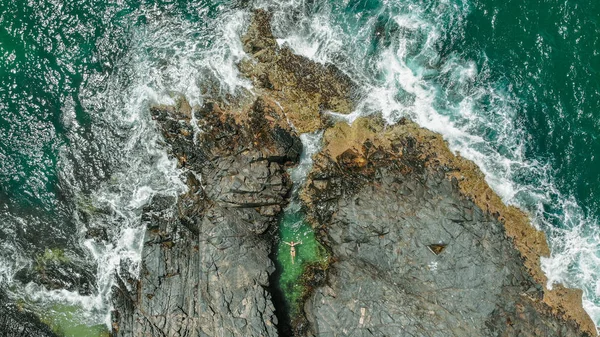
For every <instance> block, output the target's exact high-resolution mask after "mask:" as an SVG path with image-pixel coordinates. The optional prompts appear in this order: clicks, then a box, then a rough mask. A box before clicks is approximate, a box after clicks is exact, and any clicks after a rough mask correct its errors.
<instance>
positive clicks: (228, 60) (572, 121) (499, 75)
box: [0, 0, 600, 325]
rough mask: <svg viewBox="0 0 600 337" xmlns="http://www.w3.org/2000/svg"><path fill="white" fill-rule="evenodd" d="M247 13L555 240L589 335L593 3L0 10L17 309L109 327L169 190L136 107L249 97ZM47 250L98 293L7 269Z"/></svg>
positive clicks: (593, 297)
mask: <svg viewBox="0 0 600 337" xmlns="http://www.w3.org/2000/svg"><path fill="white" fill-rule="evenodd" d="M259 6H262V7H265V6H268V7H270V8H272V9H273V10H274V29H275V32H276V34H277V35H278V36H279V37H281V38H282V39H283V40H282V41H281V42H287V43H288V44H290V46H291V47H292V48H293V49H295V50H296V51H297V52H298V53H301V54H304V55H306V56H309V57H311V58H313V59H315V60H318V61H321V62H332V63H334V64H336V65H338V66H339V67H340V68H341V69H342V70H343V71H345V72H346V73H348V74H349V75H350V76H351V77H353V78H354V79H355V80H356V81H357V82H358V83H360V84H361V86H362V87H363V88H364V92H365V95H364V97H363V99H362V103H361V104H359V107H358V109H357V111H356V114H357V115H359V114H369V113H382V114H383V115H384V117H385V118H386V119H387V120H388V121H390V122H394V121H396V120H398V118H400V117H401V116H406V115H408V116H410V117H412V118H413V119H415V120H416V121H417V122H419V123H420V124H421V125H423V126H425V127H428V128H430V129H432V130H434V131H437V132H440V133H442V134H443V135H444V137H445V138H446V139H447V140H448V141H449V143H450V145H451V147H452V148H453V149H454V150H458V151H460V152H461V154H463V155H464V156H465V157H467V158H470V159H472V160H474V161H476V162H477V164H479V165H480V166H481V167H482V169H483V170H484V172H485V173H486V177H487V179H488V182H489V183H490V184H491V185H492V186H493V188H494V189H495V190H496V191H497V192H498V193H499V194H500V195H501V196H502V197H503V198H504V200H505V201H506V202H509V203H512V204H516V205H519V206H521V207H523V208H524V209H526V210H527V211H528V212H530V214H531V215H532V217H533V219H534V222H535V223H536V224H537V225H538V226H540V227H541V228H543V229H544V230H545V231H546V232H547V233H548V234H549V237H550V242H551V245H552V249H553V256H552V258H550V259H546V260H544V261H543V263H544V266H545V267H546V269H547V271H548V272H549V276H550V279H551V281H563V282H567V284H569V285H573V286H578V287H582V288H583V289H584V291H585V299H586V303H585V305H586V307H587V308H588V309H589V310H590V312H592V314H593V316H594V319H595V320H596V322H600V315H597V314H596V311H595V310H594V308H596V307H598V306H600V292H598V290H597V288H598V286H597V285H600V267H599V266H600V240H599V239H598V237H600V230H599V228H598V221H597V219H598V218H599V217H600V209H599V204H598V200H600V167H599V165H598V160H600V159H599V158H598V157H599V156H600V142H599V141H598V136H599V135H600V112H599V107H600V77H599V72H600V41H599V39H600V2H598V1H596V0H583V1H578V2H564V1H558V0H546V1H513V0H508V1H492V0H485V1H480V0H472V1H458V0H449V1H419V0H410V1H399V0H394V1H376V0H368V1H356V0H349V1H345V2H341V1H339V2H338V1H311V2H292V1H289V2H285V1H279V2H278V1H275V0H273V1H271V0H264V1H260V2H242V1H240V2H207V1H122V2H118V3H108V2H102V1H69V0H63V1H60V0H54V1H37V2H24V1H6V0H0V281H1V282H2V284H3V285H4V286H8V285H10V288H11V289H12V292H13V295H14V296H15V297H26V298H31V299H32V302H35V303H36V305H35V306H37V307H38V308H40V309H39V310H50V311H52V309H48V308H51V307H52V306H56V305H59V304H60V305H76V306H77V305H80V304H81V303H85V302H86V301H91V302H93V303H94V305H92V306H91V307H93V308H94V309H93V310H88V311H86V310H83V311H81V312H77V313H76V314H75V315H74V317H75V318H74V320H75V321H77V320H80V321H84V322H85V324H88V325H95V324H98V323H102V322H105V316H106V313H107V312H108V311H107V306H106V304H107V299H108V298H109V289H110V284H111V282H110V279H111V275H112V273H113V272H114V269H115V268H116V266H117V265H118V263H119V262H125V263H126V264H127V265H129V266H130V267H131V272H133V273H135V272H136V263H137V261H138V259H139V255H136V254H139V248H140V242H139V240H138V241H136V239H135V237H136V233H139V232H138V231H139V228H138V227H137V224H138V223H139V220H138V216H139V213H140V210H141V208H142V207H143V205H144V204H145V203H146V202H147V201H148V200H149V198H150V197H151V196H152V195H154V194H156V193H172V194H176V193H177V187H174V186H177V183H176V180H177V172H176V170H175V169H174V168H173V167H172V166H170V164H169V162H168V160H167V159H166V157H165V156H164V150H162V149H161V146H160V142H159V141H158V136H157V135H156V132H155V131H154V128H153V127H152V122H151V120H150V117H149V114H148V113H147V107H148V105H149V104H151V103H155V102H161V103H169V102H170V101H172V100H173V99H174V97H176V96H177V95H180V94H184V95H186V96H188V97H189V98H190V99H191V100H192V102H196V103H198V102H201V100H202V97H203V95H205V94H206V91H203V90H202V88H205V87H206V86H207V85H206V84H207V83H210V87H211V88H212V89H211V90H212V91H210V92H209V94H213V95H215V94H217V95H218V94H235V93H236V92H237V90H238V89H239V88H240V87H243V86H247V85H248V84H247V82H244V81H243V80H242V79H240V78H239V77H238V76H237V70H236V68H235V63H236V62H237V61H238V60H239V59H240V58H241V57H243V53H242V52H241V48H240V46H239V42H237V41H238V37H239V35H240V33H241V31H242V30H243V26H244V22H246V20H247V19H248V15H249V13H250V9H251V8H253V7H259ZM91 228H100V229H102V231H104V233H106V235H105V236H104V237H103V238H101V239H99V238H92V237H90V236H89V235H87V234H86V233H88V232H89V229H91ZM57 247H58V248H61V249H64V250H65V254H66V255H67V256H69V258H71V259H74V260H77V261H81V263H82V264H83V265H86V266H87V267H86V268H88V269H89V270H91V271H93V272H94V273H96V275H97V280H95V283H96V286H95V289H94V290H93V293H92V295H85V296H83V297H82V296H81V295H78V294H77V293H76V292H75V293H74V294H72V295H65V294H59V293H56V292H45V291H43V290H38V291H31V290H27V289H25V287H24V284H25V282H26V281H27V278H23V277H19V276H18V273H17V271H19V270H23V269H26V270H27V269H31V268H32V259H31V256H35V255H36V254H38V255H39V254H41V253H43V252H44V251H45V249H52V248H57ZM299 249H301V247H300V248H299ZM136 252H138V253H136ZM284 255H285V254H282V256H284ZM284 258H285V257H284ZM599 289H600V288H599ZM57 303H58V304H57Z"/></svg>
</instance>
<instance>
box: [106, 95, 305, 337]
mask: <svg viewBox="0 0 600 337" xmlns="http://www.w3.org/2000/svg"><path fill="white" fill-rule="evenodd" d="M263 108H264V107H263V106H262V105H261V104H260V103H258V104H256V105H255V106H254V107H253V109H252V110H251V111H249V112H248V113H247V116H248V118H247V119H246V120H244V121H243V122H241V123H242V124H238V123H237V122H236V121H235V120H234V119H233V117H232V116H231V115H229V114H228V113H226V112H223V111H221V110H220V109H219V108H218V107H217V106H216V105H213V104H208V105H206V106H205V107H203V108H202V109H200V110H199V111H197V112H196V117H197V118H198V120H199V121H200V122H199V127H200V128H201V129H202V130H204V132H202V133H201V134H199V135H197V137H198V138H197V140H196V142H194V139H193V138H194V130H193V128H192V127H191V125H190V116H189V115H188V114H186V113H182V111H181V109H173V108H164V107H162V108H156V109H153V113H154V114H155V116H156V117H155V118H156V120H157V121H158V125H159V127H160V128H161V130H162V132H163V134H164V136H165V140H166V141H167V142H168V143H169V144H170V146H171V149H172V150H171V151H172V154H173V156H174V157H176V158H178V159H179V163H180V165H181V166H182V167H184V168H186V169H187V170H189V171H188V172H189V173H188V177H187V184H188V186H189V191H188V192H187V193H186V194H184V195H182V196H180V197H179V198H177V200H171V199H164V198H158V199H155V200H154V201H153V203H152V204H151V205H150V206H149V207H148V208H147V209H146V211H145V213H144V215H143V218H142V220H143V222H144V224H145V225H146V226H147V232H146V238H145V245H144V251H143V258H142V259H143V262H142V272H141V275H140V280H139V281H137V282H136V281H133V280H120V286H119V287H118V289H116V296H115V307H116V311H115V313H114V315H113V317H114V322H115V323H114V334H115V335H116V336H128V337H130V336H170V337H171V336H190V337H191V336H276V335H277V332H276V326H275V324H276V323H277V318H276V317H275V314H274V307H273V304H272V302H271V296H270V294H269V292H268V291H267V288H268V286H269V280H268V276H269V273H271V272H272V271H273V270H274V267H273V264H272V262H271V260H270V259H269V258H268V254H269V252H270V248H271V246H272V241H271V240H272V236H271V234H272V233H271V232H269V230H270V229H271V230H274V229H275V228H274V227H273V225H274V224H275V223H276V220H277V215H278V214H279V212H280V211H281V209H282V207H283V206H284V205H285V204H286V203H287V195H288V193H289V190H290V188H291V183H290V181H289V179H288V175H287V173H286V171H285V168H286V166H287V165H290V164H292V163H295V162H296V161H297V160H298V157H299V154H300V150H301V143H300V140H299V139H298V137H297V136H296V135H295V133H293V132H292V131H291V130H290V129H284V128H281V127H279V126H275V127H272V126H271V124H270V121H269V120H268V119H266V118H265V116H267V115H268V112H265V110H264V109H263ZM128 282H130V284H128ZM128 289H129V290H128Z"/></svg>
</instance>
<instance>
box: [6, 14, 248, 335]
mask: <svg viewBox="0 0 600 337" xmlns="http://www.w3.org/2000/svg"><path fill="white" fill-rule="evenodd" d="M146 11H147V12H146V14H147V15H148V17H150V18H151V20H150V21H149V23H148V24H146V25H142V26H139V27H136V28H134V29H133V31H132V35H133V37H132V38H131V40H130V41H131V43H132V44H131V46H129V48H128V52H127V53H126V54H125V55H124V56H123V57H122V58H121V59H120V60H119V61H118V62H117V63H116V64H115V65H114V69H113V70H112V71H108V72H98V73H93V74H91V75H89V76H87V77H86V80H85V81H84V83H83V84H82V87H81V89H80V92H81V93H80V100H81V105H82V106H83V107H85V109H86V113H88V114H89V115H90V117H91V119H92V125H93V126H92V128H91V129H85V128H83V127H82V126H81V125H80V124H79V123H78V121H77V119H76V115H77V114H76V113H75V111H74V105H72V106H67V107H65V110H66V111H65V113H64V117H63V119H64V122H65V125H68V127H69V131H70V133H69V137H70V139H71V142H72V144H73V145H72V146H69V147H68V148H67V147H65V148H64V149H62V152H61V167H60V171H61V177H62V179H63V182H64V185H65V186H68V190H71V191H73V193H74V195H75V199H76V200H84V201H85V202H81V203H80V204H81V205H78V206H77V211H76V212H75V214H74V217H75V220H77V221H79V230H80V237H81V246H82V247H84V249H85V250H86V251H87V253H88V259H89V260H90V261H91V262H92V263H94V264H95V265H96V266H97V270H96V288H97V289H96V292H95V293H94V294H92V295H89V296H82V295H79V294H77V293H74V292H69V291H66V290H60V291H48V290H46V289H45V288H43V287H41V286H38V285H36V284H33V283H30V284H28V285H27V286H26V287H25V288H23V289H16V290H15V294H14V295H15V296H16V297H20V298H27V299H28V300H29V301H31V303H32V305H33V306H34V307H37V308H39V310H40V311H44V310H51V307H52V305H53V304H55V303H61V304H66V305H70V306H76V307H79V309H78V314H77V315H78V317H79V319H80V320H81V321H83V322H85V323H86V324H88V325H94V324H98V323H105V324H106V325H107V326H110V298H111V291H112V287H113V283H114V279H115V278H114V276H115V272H119V273H121V272H125V273H127V275H123V276H125V277H127V276H134V277H135V276H137V275H138V273H139V265H140V261H141V255H140V254H141V249H142V245H143V237H144V228H142V226H141V224H140V216H141V213H142V210H143V208H144V207H145V206H146V205H147V204H148V202H149V201H150V200H152V198H153V197H154V196H155V195H159V194H160V195H171V196H177V195H179V194H181V193H183V192H184V191H185V190H186V186H185V184H184V183H183V182H182V180H181V179H180V175H181V174H182V172H180V170H179V169H178V168H177V163H176V161H175V160H174V159H171V158H169V156H168V155H167V152H166V149H165V148H164V145H163V140H162V138H161V136H160V135H159V133H158V132H157V129H156V127H155V125H154V121H152V119H151V117H150V113H149V109H148V108H149V107H150V106H151V105H153V104H169V105H174V104H175V103H176V101H177V100H178V99H179V98H180V97H181V96H184V97H186V98H187V99H188V100H189V102H190V104H191V105H192V106H194V105H199V104H202V102H203V100H204V95H206V94H208V95H211V96H213V97H214V96H221V97H223V98H225V97H227V96H228V95H236V94H239V92H240V91H241V90H243V89H248V88H250V82H249V81H248V80H245V79H242V78H240V77H239V74H238V70H237V67H236V64H237V63H238V62H239V61H240V60H241V58H242V57H244V56H245V54H244V52H243V49H242V46H241V42H240V41H239V36H240V35H241V32H242V29H243V28H244V27H245V25H244V24H245V22H247V13H245V12H243V11H231V12H223V13H221V14H220V15H219V16H218V17H216V18H213V19H210V18H209V17H207V19H206V22H204V23H203V24H193V23H190V22H187V21H184V20H183V19H178V18H176V17H168V16H164V15H162V14H161V13H157V12H154V11H155V9H147V10H146ZM208 39H210V40H211V43H207V41H208ZM207 88H209V89H208V90H207ZM196 131H197V132H201V131H200V130H196ZM84 161H87V162H89V163H91V164H90V165H91V166H92V168H94V169H90V168H88V167H83V168H82V167H80V166H78V165H77V164H78V163H79V162H84ZM104 163H108V164H104ZM105 166H107V167H109V168H108V169H106V168H104V167H105ZM78 214H79V215H78ZM81 214H85V217H82V216H81ZM91 229H101V230H102V231H103V233H105V237H100V238H96V237H91V238H89V237H86V234H87V233H88V231H89V230H91ZM123 267H125V270H123ZM14 268H16V267H11V268H10V269H11V270H6V271H5V270H4V269H9V268H3V270H2V271H3V273H2V274H0V275H8V276H10V274H11V272H12V269H14ZM0 277H2V276H0Z"/></svg>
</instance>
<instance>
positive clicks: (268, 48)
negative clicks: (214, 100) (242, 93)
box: [239, 10, 358, 133]
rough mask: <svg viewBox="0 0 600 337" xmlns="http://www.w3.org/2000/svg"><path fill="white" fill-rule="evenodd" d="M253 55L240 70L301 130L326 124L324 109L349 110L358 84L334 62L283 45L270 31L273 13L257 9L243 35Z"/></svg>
mask: <svg viewBox="0 0 600 337" xmlns="http://www.w3.org/2000/svg"><path fill="white" fill-rule="evenodd" d="M242 43H243V46H244V51H245V52H246V53H248V55H249V56H250V57H249V58H248V59H246V60H244V61H243V62H241V63H240V65H239V68H240V71H241V72H242V73H243V74H244V75H245V76H247V77H249V78H250V79H251V80H252V82H253V83H254V86H255V88H257V89H258V90H260V91H261V93H262V94H264V95H266V96H269V97H271V99H273V100H274V101H275V102H277V104H278V105H280V106H281V107H282V108H283V110H284V111H285V113H286V116H287V117H288V118H289V119H290V120H291V122H292V123H293V125H294V127H295V128H296V129H297V130H298V132H300V133H303V132H313V131H316V130H318V129H320V128H322V127H323V126H324V123H323V120H322V113H323V112H324V111H335V112H339V113H350V112H351V111H352V107H353V105H354V102H353V97H355V96H357V95H358V93H357V91H356V86H355V85H354V83H352V81H351V80H350V78H349V77H348V76H346V75H345V74H344V73H342V72H341V71H340V70H339V69H337V68H336V67H334V66H333V65H330V64H329V65H324V64H320V63H316V62H313V61H311V60H309V59H307V58H305V57H302V56H299V55H296V54H294V53H293V52H292V50H291V49H290V48H289V47H287V46H282V47H280V46H279V45H278V44H277V41H276V40H275V37H274V36H273V34H272V33H271V25H270V14H269V13H268V12H266V11H263V10H259V11H257V12H256V13H255V14H254V16H253V18H252V21H251V23H250V26H249V28H248V31H247V33H246V34H245V35H244V36H242Z"/></svg>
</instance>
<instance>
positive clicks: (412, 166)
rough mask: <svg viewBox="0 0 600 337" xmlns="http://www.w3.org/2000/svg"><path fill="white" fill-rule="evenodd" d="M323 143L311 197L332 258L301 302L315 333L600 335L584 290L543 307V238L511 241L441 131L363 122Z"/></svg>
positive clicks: (523, 235) (307, 196)
mask: <svg viewBox="0 0 600 337" xmlns="http://www.w3.org/2000/svg"><path fill="white" fill-rule="evenodd" d="M324 142H325V147H324V150H323V151H322V152H321V153H320V154H318V155H317V156H316V158H315V166H314V169H313V171H312V172H311V173H310V175H309V181H308V183H307V186H306V187H305V190H304V191H303V199H304V201H305V204H306V206H307V207H306V209H307V211H308V214H309V217H310V218H311V220H312V222H313V223H314V224H315V226H316V227H317V228H318V230H319V233H320V236H321V239H322V241H323V243H324V244H325V245H326V246H328V247H330V249H331V250H332V255H333V256H334V258H335V262H334V263H333V264H332V265H331V266H330V270H329V278H328V281H327V284H326V285H325V286H323V287H321V288H320V289H318V290H317V291H316V292H315V293H314V294H313V295H312V296H311V297H310V299H309V300H308V301H307V302H306V304H305V313H306V317H307V319H308V320H309V321H310V322H311V323H312V328H313V331H312V332H311V333H309V335H311V334H312V335H315V336H372V335H375V336H582V335H587V334H588V333H589V334H590V335H591V334H593V335H595V330H593V331H591V330H590V327H593V325H591V326H590V325H588V323H591V321H590V320H589V317H588V316H587V315H580V316H577V315H579V314H580V313H581V310H582V309H581V308H582V307H581V294H580V293H579V292H573V293H574V294H578V295H579V296H578V297H577V301H578V303H575V304H576V306H575V305H574V304H573V303H568V302H567V301H563V302H562V303H561V304H560V306H556V305H555V304H556V303H555V302H548V301H546V298H547V296H548V295H547V294H548V290H547V289H545V288H544V283H542V282H540V279H539V278H538V276H537V275H536V274H535V273H534V272H532V267H531V266H532V264H534V262H533V261H532V262H529V263H528V259H533V258H534V257H535V256H533V255H527V252H531V251H535V250H536V247H535V244H542V240H543V239H544V238H543V234H540V233H539V232H537V231H535V229H533V228H532V227H531V226H530V225H529V224H528V223H527V222H523V223H521V224H520V226H522V229H521V230H520V233H519V234H517V236H515V235H514V234H511V232H510V229H509V228H507V223H508V221H509V220H508V219H507V218H506V216H505V215H504V214H505V213H504V212H505V211H506V210H507V209H508V208H507V207H506V206H504V205H503V206H498V205H494V202H495V200H494V199H492V198H486V197H485V195H481V194H478V195H470V194H468V192H467V191H469V189H468V186H480V185H481V186H483V185H485V181H483V179H481V177H482V175H481V173H480V171H478V170H477V169H476V167H474V165H472V164H470V165H469V164H467V163H466V162H467V161H465V160H464V159H460V158H457V157H455V156H454V155H452V154H451V153H450V152H449V151H448V149H447V147H446V145H445V144H444V142H443V141H442V140H441V138H440V136H439V135H437V134H434V133H432V132H429V131H427V130H424V129H421V128H419V127H418V126H417V125H415V124H414V123H412V122H409V121H407V120H404V121H402V122H401V123H399V124H398V125H396V126H388V127H386V126H384V124H383V123H382V122H381V121H378V120H376V119H359V120H357V121H355V123H354V124H353V125H352V126H349V125H347V124H345V123H339V124H337V125H335V126H334V127H332V128H331V129H329V130H327V131H326V132H325V136H324ZM475 179H480V180H475ZM485 186H486V187H487V185H485ZM477 198H480V199H481V198H483V200H486V201H487V202H488V203H489V206H488V207H487V208H484V207H482V206H481V205H480V204H479V202H478V200H477ZM494 207H496V208H494ZM501 207H504V208H501ZM491 209H498V210H499V211H497V212H491V211H490V210H491ZM519 235H520V237H519ZM520 241H521V242H522V241H527V242H529V244H530V246H528V251H527V252H525V253H524V252H522V251H521V250H520V249H519V242H520ZM544 243H545V241H544ZM538 254H539V253H538ZM537 258H538V259H539V255H538V256H537ZM567 291H569V292H571V290H567ZM567 298H569V297H568V296H567ZM572 298H573V297H571V299H572ZM569 306H572V307H576V308H579V310H580V311H579V312H578V311H576V310H574V311H569V310H568V309H570V308H569ZM583 314H585V313H584V312H583Z"/></svg>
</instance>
